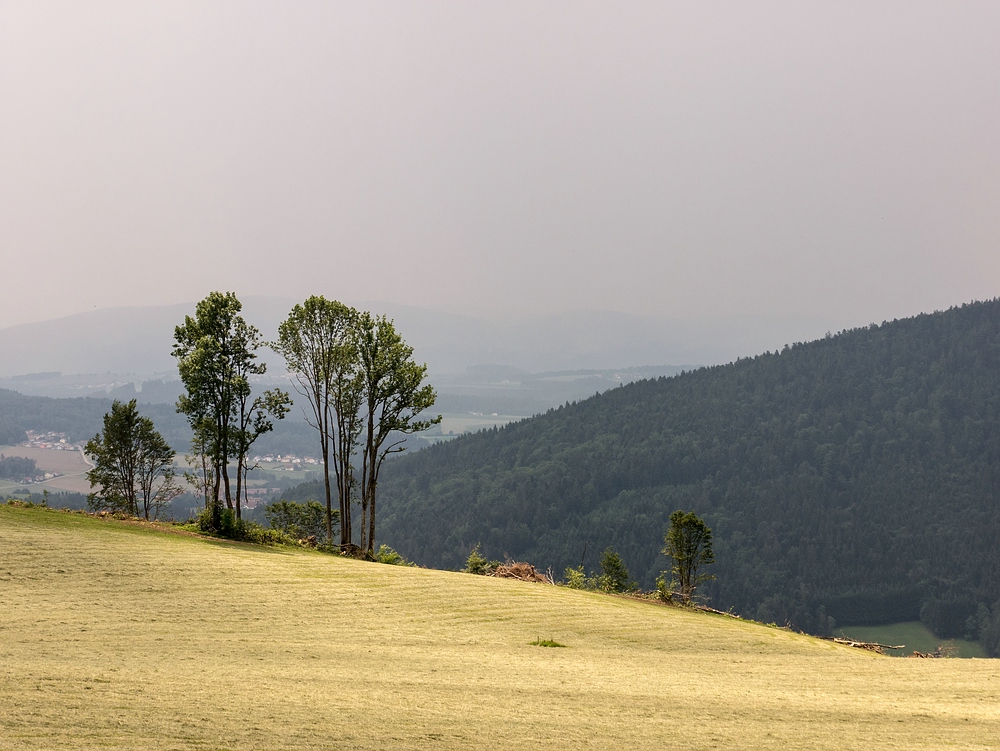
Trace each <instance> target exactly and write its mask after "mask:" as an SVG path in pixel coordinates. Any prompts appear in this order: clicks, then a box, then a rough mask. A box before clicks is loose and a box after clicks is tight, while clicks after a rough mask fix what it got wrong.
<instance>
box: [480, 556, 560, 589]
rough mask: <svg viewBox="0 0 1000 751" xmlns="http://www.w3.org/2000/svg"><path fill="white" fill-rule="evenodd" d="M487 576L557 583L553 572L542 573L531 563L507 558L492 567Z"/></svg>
mask: <svg viewBox="0 0 1000 751" xmlns="http://www.w3.org/2000/svg"><path fill="white" fill-rule="evenodd" d="M486 575H487V576H496V577H498V578H500V579H517V580H518V581H523V582H541V583H543V584H555V582H554V581H553V580H552V573H551V572H548V573H544V574H543V573H542V572H540V571H538V570H537V569H535V567H534V566H532V565H531V564H530V563H523V562H521V561H511V560H509V559H508V560H506V561H504V562H503V563H499V564H497V565H496V566H494V567H492V568H491V569H490V571H489V573H487V574H486Z"/></svg>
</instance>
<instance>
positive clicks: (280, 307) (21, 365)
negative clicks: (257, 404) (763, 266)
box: [0, 296, 826, 380]
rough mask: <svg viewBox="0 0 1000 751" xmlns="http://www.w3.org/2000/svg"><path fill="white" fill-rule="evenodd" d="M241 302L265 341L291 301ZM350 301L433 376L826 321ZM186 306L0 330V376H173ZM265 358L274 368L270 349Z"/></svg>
mask: <svg viewBox="0 0 1000 751" xmlns="http://www.w3.org/2000/svg"><path fill="white" fill-rule="evenodd" d="M242 301H243V304H244V315H245V317H246V318H247V320H248V321H250V323H252V324H254V325H255V326H257V327H258V328H260V329H261V331H262V333H263V335H264V337H265V338H274V337H275V336H276V334H277V327H278V324H279V323H280V322H281V321H282V320H283V319H284V318H285V317H286V316H287V315H288V311H289V310H290V309H291V307H292V306H293V305H294V304H295V303H296V302H298V301H296V300H293V299H291V298H278V297H261V296H247V297H245V298H242ZM352 304H354V305H356V306H357V307H359V308H363V309H365V310H371V311H373V312H376V313H383V314H386V315H388V316H389V317H391V318H393V319H394V320H395V321H396V324H397V328H398V329H399V331H400V332H401V333H402V335H403V338H404V339H406V341H407V342H409V343H410V344H411V345H413V346H414V348H415V350H416V353H415V354H416V357H417V358H418V359H419V360H420V361H422V362H426V363H427V364H428V366H429V369H430V372H431V373H432V374H442V373H445V374H449V373H461V372H463V371H464V370H465V369H466V368H468V367H470V366H477V365H484V364H490V365H500V366H507V367H514V368H518V369H521V370H525V371H530V372H541V371H560V370H581V369H608V368H622V367H627V366H648V365H658V364H672V365H685V364H688V365H691V364H701V363H706V364H711V363H717V362H725V361H727V360H729V359H732V358H734V357H736V356H738V355H741V354H745V353H746V352H754V351H760V350H763V349H765V348H768V347H770V346H775V345H780V344H783V343H785V342H791V341H795V340H797V339H799V338H802V337H803V336H806V335H807V334H808V332H812V333H813V334H814V335H815V334H817V333H821V332H822V331H823V330H825V328H826V324H825V322H823V321H820V320H809V319H804V320H802V321H800V322H798V323H796V324H794V325H791V326H790V325H789V324H788V323H787V322H777V321H774V320H767V319H754V318H739V319H736V318H732V319H723V320H718V321H709V322H701V323H697V322H694V323H692V322H680V321H670V320H665V319H660V318H655V317H649V316H635V315H628V314H625V313H617V312H612V311H580V312H573V313H563V314H558V315H546V316H533V317H527V318H524V319H510V320H503V321H498V320H490V319H487V318H479V317H475V316H468V315H457V314H453V313H445V312H441V311H437V310H431V309H428V308H420V307H414V306H407V305H398V304H394V303H385V302H363V301H362V302H356V303H352ZM194 305H195V304H194V303H193V302H192V303H186V304H180V305H165V306H150V307H131V308H105V309H100V310H94V311H91V312H88V313H80V314H77V315H72V316H67V317H64V318H59V319H55V320H50V321H42V322H39V323H29V324H22V325H19V326H11V327H8V328H3V329H0V378H3V377H7V378H9V377H11V376H20V375H24V374H30V373H45V372H58V373H63V374H80V373H109V372H110V373H120V374H133V375H134V376H135V377H136V378H138V379H139V380H145V379H147V378H150V377H157V376H160V375H163V374H168V373H174V372H175V369H176V363H175V362H174V360H173V358H172V357H171V356H170V350H171V347H172V345H173V332H174V327H175V326H177V325H178V324H179V323H181V322H182V321H183V320H184V316H185V315H191V314H193V312H194ZM776 332H781V335H780V336H779V334H778V333H776ZM266 357H267V358H270V360H271V362H273V364H274V365H275V366H276V367H280V365H281V363H280V361H279V360H278V358H277V357H276V356H274V355H273V354H272V353H267V354H266Z"/></svg>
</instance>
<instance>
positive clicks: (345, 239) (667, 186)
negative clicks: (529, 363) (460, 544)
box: [0, 0, 1000, 326]
mask: <svg viewBox="0 0 1000 751" xmlns="http://www.w3.org/2000/svg"><path fill="white" fill-rule="evenodd" d="M998 39H1000V3H997V2H995V0H989V1H988V2H955V1H954V0H952V1H950V2H941V3H926V2H913V1H912V0H908V1H906V2H899V3H890V2H883V3H880V2H872V1H871V0H865V1H864V2H857V3H850V2H843V1H841V0H838V1H837V2H828V3H814V2H802V1H801V0H795V1H793V2H787V3H765V2H751V3H747V2H732V3H713V2H684V3H669V2H656V3H641V2H634V1H630V2H625V3H623V2H602V3H592V2H581V1H580V0H570V1H568V2H538V1H537V0H532V1H530V2H495V3H482V2H437V3H435V2H410V1H408V2H398V3H377V2H371V1H370V0H365V2H357V1H355V2H349V3H333V2H317V3H309V2H288V0H282V1H281V2H274V3H252V2H245V1H241V2H227V3H210V2H201V1H199V2H196V3H185V2H178V0H168V1H165V2H159V3H144V2H137V1H136V0H125V1H123V2H119V3H112V2H64V3H46V2H40V1H38V0H30V1H25V2H14V1H12V0H0V279H2V287H0V290H2V294H0V326H8V325H13V324H16V323H21V322H25V321H30V320H39V319H44V318H52V317H55V316H56V315H64V314H69V313H74V312H78V311H84V310H91V309H93V308H94V307H107V306H111V305H136V304H143V303H157V304H160V303H172V302H183V301H190V300H195V299H198V298H200V297H201V296H203V295H204V294H205V293H207V292H208V291H210V290H212V289H232V290H235V291H237V292H238V293H240V294H277V295H285V296H287V295H292V296H296V297H299V296H305V295H307V294H310V293H323V294H326V295H327V296H332V297H344V298H348V299H355V300H357V299H369V300H380V299H382V300H393V301H396V302H402V303H410V304H416V305H426V306H431V307H436V308H442V309H446V310H452V311H458V312H472V313H477V312H478V313H490V314H498V313H499V314H516V315H524V314H528V313H536V312H559V311H565V310H572V309H613V310H618V311H623V312H628V313H641V314H656V315H662V316H668V317H682V318H692V319H699V318H702V319H703V318H710V317H717V316H734V315H737V316H750V315H767V316H777V317H782V318H787V319H795V318H796V317H801V316H820V317H825V318H827V319H831V320H833V321H836V322H839V323H842V324H843V325H844V326H848V325H857V324H861V323H866V322H868V321H871V320H878V321H881V320H882V319H884V318H893V317H897V316H903V315H910V314H913V313H916V312H919V311H929V310H933V309H935V308H944V307H948V306H950V305H952V304H955V303H960V302H963V301H967V300H970V299H973V298H977V299H981V298H988V297H994V296H996V295H998V294H1000V242H998V240H1000V52H998V42H997V40H998Z"/></svg>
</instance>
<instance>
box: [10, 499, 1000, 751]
mask: <svg viewBox="0 0 1000 751" xmlns="http://www.w3.org/2000/svg"><path fill="white" fill-rule="evenodd" d="M536 638H541V639H554V640H556V641H558V642H561V643H563V644H566V645H567V647H566V648H565V649H556V648H542V647H537V646H532V645H531V644H530V642H532V641H534V640H535V639H536ZM998 706H1000V663H998V662H997V661H992V660H902V659H893V658H887V657H879V656H876V655H872V654H869V653H865V652H862V651H859V650H852V649H849V648H846V647H840V646H836V645H834V644H832V643H830V642H823V641H820V640H817V639H814V638H811V637H805V636H799V635H796V634H792V633H789V632H786V631H781V630H777V629H771V628H767V627H764V626H758V625H753V624H748V623H741V622H738V621H734V620H732V619H728V618H724V617H719V616H711V615H706V614H699V613H690V612H685V611H680V610H675V609H670V608H665V607H658V606H656V605H650V604H645V603H639V602H634V601H629V600H623V599H617V598H612V597H608V596H603V595H599V594H595V593H588V592H579V591H572V590H566V589H560V588H554V587H549V586H545V585H531V584H523V583H520V582H513V581H503V580H496V579H487V578H483V577H473V576H469V575H465V574H458V573H448V572H441V571H431V570H423V569H410V568H400V567H392V566H383V565H379V564H370V563H363V562H357V561H350V560H341V559H334V558H331V557H329V556H323V555H319V554H314V553H310V552H307V551H294V550H283V549H262V548H256V547H249V546H245V545H238V544H230V543H224V542H214V541H205V540H203V539H199V538H194V537H190V536H185V535H182V534H176V533H173V534H171V533H163V532H156V531H151V530H150V529H149V528H148V527H140V526H132V525H127V524H124V523H119V522H114V521H99V520H97V519H93V518H88V517H82V516H79V515H70V514H65V513H61V512H55V511H43V510H39V509H21V508H14V507H8V506H2V507H0V749H23V748H34V749H59V748H73V749H89V748H101V749H109V748H112V749H113V748H152V749H156V748H163V749H168V748H169V749H219V748H226V749H250V748H253V749H272V748H282V749H297V748H302V749H306V748H308V749H324V748H348V747H349V748H359V749H383V748H393V749H417V748H427V747H433V748H454V749H469V748H517V749H533V748H537V749H559V748H573V749H577V748H609V747H612V746H614V747H620V748H629V749H644V748H657V749H659V748H664V747H667V748H706V749H707V748H748V749H749V748H755V749H759V748H774V749H778V748H781V749H788V748H803V749H805V748H809V749H817V748H830V749H834V748H835V749H855V748H856V749H866V750H867V749H872V748H907V749H919V748H942V747H944V746H955V747H961V748H967V749H986V748H997V747H998V745H1000V741H998V739H1000V712H998V710H997V707H998Z"/></svg>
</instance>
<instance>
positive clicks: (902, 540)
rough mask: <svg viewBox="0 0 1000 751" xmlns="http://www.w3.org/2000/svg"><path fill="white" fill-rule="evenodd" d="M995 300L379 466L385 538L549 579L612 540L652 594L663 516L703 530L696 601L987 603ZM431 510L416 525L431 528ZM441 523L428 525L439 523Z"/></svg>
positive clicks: (861, 614) (754, 609)
mask: <svg viewBox="0 0 1000 751" xmlns="http://www.w3.org/2000/svg"><path fill="white" fill-rule="evenodd" d="M997 424H1000V301H990V302H986V303H975V304H970V305H964V306H962V307H960V308H954V309H952V310H949V311H947V312H944V313H936V314H933V315H923V316H919V317H917V318H912V319H907V320H901V321H893V322H891V323H886V324H883V325H880V326H871V327H866V328H862V329H857V330H854V331H849V332H844V333H843V334H840V335H837V336H831V337H829V338H824V339H821V340H819V341H815V342H811V343H808V344H797V345H794V346H791V347H788V348H786V349H784V350H782V351H781V352H772V353H767V354H762V355H759V356H756V357H751V358H747V359H742V360H738V361H737V362H734V363H731V364H729V365H724V366H717V367H711V368H701V369H698V370H695V371H692V372H687V373H684V374H682V375H679V376H676V377H673V378H660V379H655V380H648V381H640V382H636V383H633V384H629V385H627V386H624V387H622V388H617V389H613V390H611V391H608V392H605V393H602V394H600V395H599V396H595V397H593V398H591V399H588V400H586V401H582V402H579V403H576V404H571V405H567V406H565V407H562V408H560V409H555V410H551V411H549V412H548V413H546V414H543V415H539V416H538V417H535V418H532V419H530V420H525V421H522V422H519V423H512V424H510V425H508V426H506V427H504V428H500V429H495V430H486V431H483V432H481V433H477V434H475V435H470V436H463V437H461V438H458V439H456V440H454V441H450V442H447V443H441V444H438V445H436V446H433V447H431V448H429V449H427V450H425V451H421V452H419V453H417V454H413V455H411V456H407V457H402V458H400V459H399V460H396V461H393V462H391V463H389V464H387V465H386V468H385V471H384V473H383V475H384V476H383V478H382V480H381V481H380V484H379V490H380V494H381V497H382V498H383V501H381V503H382V504H383V509H384V516H383V517H382V521H381V522H380V523H381V524H382V529H383V531H384V534H385V535H386V538H387V539H389V540H391V541H393V544H396V545H399V546H405V549H406V550H407V551H409V552H410V554H411V555H412V556H413V557H414V559H415V560H417V561H419V562H420V563H421V564H424V565H428V566H435V567H440V568H460V567H461V565H462V563H463V562H464V561H465V558H466V556H467V555H468V547H467V541H468V540H470V539H477V540H480V541H481V542H482V543H483V545H484V546H485V547H486V548H487V549H495V550H504V551H506V552H508V553H509V554H510V555H511V556H512V557H514V558H516V559H519V560H531V561H536V562H538V563H539V564H540V565H542V566H543V567H547V566H552V568H553V569H554V570H560V571H561V570H564V569H565V567H567V566H575V565H576V564H577V563H578V562H579V560H580V550H581V549H582V548H583V546H584V545H585V544H586V543H589V544H590V545H601V546H602V547H603V545H606V544H607V543H609V542H610V543H611V544H613V545H614V546H615V549H616V550H618V551H620V552H621V554H622V555H623V556H624V557H625V559H626V560H627V561H628V562H629V564H630V568H631V570H632V574H633V576H635V578H636V579H637V580H639V582H640V583H641V584H642V585H643V586H645V587H647V588H652V586H653V585H654V582H655V580H656V578H657V576H658V575H659V574H660V572H662V571H663V570H664V568H666V567H667V565H668V564H667V561H666V560H665V559H664V558H663V557H661V555H660V549H661V548H662V546H663V537H662V536H663V533H664V530H666V529H667V528H668V526H669V515H670V513H671V512H673V511H674V510H675V509H678V508H683V509H686V510H690V511H692V512H693V513H696V514H698V515H699V516H700V517H701V518H704V519H705V520H706V522H707V524H708V525H709V526H710V527H711V528H712V531H713V544H714V552H715V554H716V556H717V558H718V561H717V562H716V563H715V564H714V565H713V566H712V567H711V568H712V571H713V572H714V573H715V574H716V576H717V577H718V578H717V580H716V581H712V582H705V583H703V584H702V586H701V587H700V588H699V589H698V594H699V595H704V596H706V597H710V598H711V601H712V603H713V604H714V605H715V606H716V607H719V608H721V609H729V608H732V609H733V610H734V612H736V613H739V614H741V615H744V616H747V617H751V618H754V619H756V620H761V621H764V622H769V621H775V622H778V623H785V622H786V621H787V622H791V623H792V624H793V625H794V626H795V627H796V628H800V629H804V630H810V631H813V632H820V633H822V632H825V631H827V630H828V629H829V628H830V625H829V624H830V618H831V617H833V618H835V619H836V621H837V623H838V624H840V625H849V624H852V623H855V624H858V623H869V624H875V623H893V622H900V621H909V620H916V619H917V618H918V617H919V614H920V610H921V606H922V605H923V604H924V603H925V602H927V601H928V600H930V599H931V598H936V599H938V600H941V601H959V600H965V599H968V600H971V601H972V602H974V603H976V604H977V607H978V604H985V605H988V606H990V607H992V604H993V603H995V602H997V601H998V600H1000V564H998V558H997V555H996V551H997V550H998V549H1000V514H997V512H996V488H997V487H998V483H1000V431H997V430H996V426H997ZM428 509H433V510H434V512H433V513H428ZM442 519H445V520H447V522H448V523H447V524H442V523H441V520H442Z"/></svg>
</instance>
